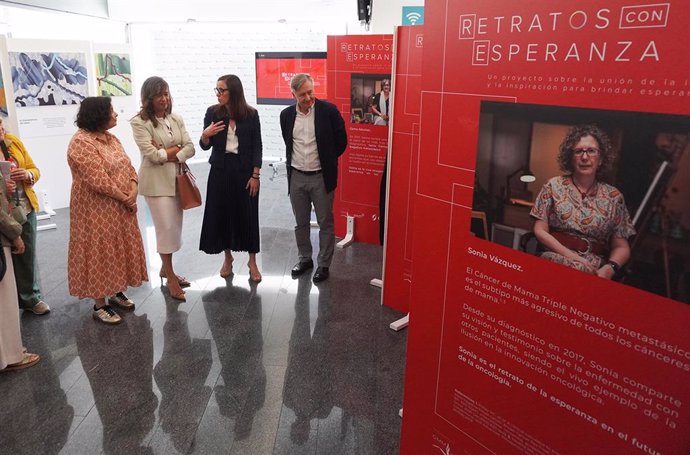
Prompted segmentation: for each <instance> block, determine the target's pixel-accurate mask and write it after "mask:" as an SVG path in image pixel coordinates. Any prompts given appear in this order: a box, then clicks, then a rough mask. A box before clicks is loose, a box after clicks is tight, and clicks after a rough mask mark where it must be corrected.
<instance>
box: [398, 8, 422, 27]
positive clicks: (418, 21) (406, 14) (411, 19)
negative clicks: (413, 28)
mask: <svg viewBox="0 0 690 455" xmlns="http://www.w3.org/2000/svg"><path fill="white" fill-rule="evenodd" d="M423 23H424V7H423V6H403V20H402V25H422V24H423Z"/></svg>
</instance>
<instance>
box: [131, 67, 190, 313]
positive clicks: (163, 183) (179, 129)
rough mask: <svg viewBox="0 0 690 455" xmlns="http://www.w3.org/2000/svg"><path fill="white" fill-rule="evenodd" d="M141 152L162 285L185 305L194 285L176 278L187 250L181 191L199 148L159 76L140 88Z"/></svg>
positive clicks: (143, 190) (142, 189)
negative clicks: (183, 168) (185, 168)
mask: <svg viewBox="0 0 690 455" xmlns="http://www.w3.org/2000/svg"><path fill="white" fill-rule="evenodd" d="M130 123H131V125H132V132H133V133H134V140H135V141H136V143H137V145H138V146H139V151H140V152H141V167H140V168H139V194H141V195H143V196H144V198H145V199H146V203H147V204H148V206H149V210H150V211H151V218H153V225H154V227H155V230H156V248H157V250H158V254H160V257H161V262H162V263H163V266H162V268H161V270H160V273H159V275H160V277H161V283H162V280H163V278H166V279H167V282H168V290H169V291H170V296H171V297H172V298H174V299H177V300H182V301H184V300H186V299H185V295H184V291H183V290H182V288H183V287H187V286H189V285H190V283H189V281H188V280H187V279H186V278H185V277H182V276H178V275H176V274H175V270H174V268H173V260H172V256H173V253H174V252H176V251H179V249H180V247H181V246H182V206H181V205H180V197H179V194H178V193H177V189H176V185H175V184H176V178H175V176H176V175H177V174H178V170H179V169H178V168H179V167H180V163H184V162H185V161H187V160H188V159H189V158H191V157H193V156H194V144H193V143H192V139H191V138H190V137H189V134H188V133H187V129H186V128H185V126H184V121H183V120H182V117H181V116H179V115H177V114H173V113H172V97H171V96H170V89H169V87H168V83H167V82H165V80H163V79H162V78H160V77H158V76H153V77H150V78H148V79H146V80H145V81H144V84H143V85H142V86H141V109H140V110H139V113H138V114H137V115H136V116H135V117H134V118H133V119H132V120H131V121H130Z"/></svg>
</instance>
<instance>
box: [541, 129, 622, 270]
mask: <svg viewBox="0 0 690 455" xmlns="http://www.w3.org/2000/svg"><path fill="white" fill-rule="evenodd" d="M614 159H615V156H614V152H613V149H612V146H611V142H610V141H609V138H608V136H607V135H606V133H605V132H604V131H602V130H601V129H600V128H599V127H597V126H596V125H580V126H576V127H574V128H572V129H571V130H570V131H569V132H568V134H567V135H566V137H565V139H564V140H563V143H562V144H561V146H560V151H559V154H558V163H559V166H560V168H561V171H563V172H564V173H565V175H562V176H559V177H553V178H551V179H550V180H549V181H548V182H546V183H545V184H544V187H543V188H542V190H541V192H540V193H539V195H538V196H537V199H536V201H535V203H534V207H533V208H532V211H531V212H530V215H532V216H533V217H534V218H536V221H535V222H534V235H535V237H536V238H537V239H538V240H539V242H540V243H541V244H542V245H543V246H544V247H546V249H547V250H548V251H546V252H544V253H543V254H542V257H543V258H546V259H549V260H551V261H553V262H556V263H559V264H563V265H566V266H569V267H572V268H575V269H577V270H580V271H582V272H588V273H592V274H596V275H597V276H600V277H602V278H606V279H611V278H613V277H614V275H615V274H616V273H618V271H619V270H620V268H621V267H622V266H623V265H624V264H625V263H626V262H627V261H628V259H629V258H630V244H629V243H628V239H629V238H630V237H631V236H633V235H635V229H634V227H633V225H632V222H631V221H630V215H629V214H628V209H627V208H626V206H625V201H624V199H623V194H621V192H620V191H619V190H618V189H616V188H615V187H613V186H611V185H609V184H607V183H604V182H603V181H602V180H601V178H602V176H603V175H604V173H605V172H606V171H607V170H608V169H609V168H610V167H611V165H612V164H613V162H614Z"/></svg>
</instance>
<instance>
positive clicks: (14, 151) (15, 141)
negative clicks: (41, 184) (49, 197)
mask: <svg viewBox="0 0 690 455" xmlns="http://www.w3.org/2000/svg"><path fill="white" fill-rule="evenodd" d="M5 144H6V145H7V151H8V152H9V153H10V155H11V156H12V158H14V160H15V161H16V162H17V167H20V168H23V169H26V170H27V171H29V172H31V175H33V177H34V185H35V184H36V182H38V179H39V178H41V171H39V170H38V168H37V167H36V164H34V160H32V159H31V155H29V152H28V151H27V150H26V147H24V143H23V142H22V141H20V140H19V138H18V137H17V136H15V135H14V134H10V133H6V134H5ZM0 159H4V157H3V156H2V153H0ZM24 192H25V193H26V197H27V198H29V202H30V203H31V207H32V208H33V209H34V210H38V197H37V196H36V191H34V188H33V185H30V184H29V182H28V181H26V180H25V181H24Z"/></svg>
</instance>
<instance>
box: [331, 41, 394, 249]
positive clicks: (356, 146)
mask: <svg viewBox="0 0 690 455" xmlns="http://www.w3.org/2000/svg"><path fill="white" fill-rule="evenodd" d="M392 57H393V35H347V36H329V37H328V100H329V101H330V102H332V103H334V104H335V105H336V106H338V108H339V109H340V112H341V113H342V114H343V117H344V119H345V125H346V127H347V139H348V148H347V150H346V151H345V154H344V155H343V156H342V157H341V158H340V163H339V169H338V188H337V189H336V194H335V199H334V204H333V206H334V208H333V210H334V213H335V233H336V235H337V236H339V237H343V236H344V235H345V231H346V223H347V217H348V216H351V217H354V219H355V241H358V242H365V243H375V244H378V243H379V194H380V184H381V173H382V172H383V163H384V161H385V158H386V153H387V150H388V124H387V120H385V119H384V118H382V116H380V115H378V114H377V113H383V112H382V111H381V109H382V108H384V109H385V107H383V106H381V105H380V103H379V102H378V101H379V100H380V99H381V98H385V96H384V95H383V94H382V93H383V92H384V88H385V86H386V83H387V84H388V88H389V89H390V79H391V70H392V64H393V59H392ZM375 100H376V102H375ZM389 105H390V102H389ZM384 106H385V104H384Z"/></svg>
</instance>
